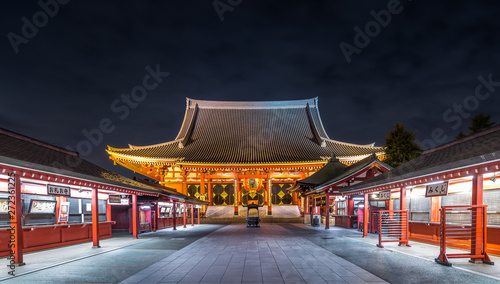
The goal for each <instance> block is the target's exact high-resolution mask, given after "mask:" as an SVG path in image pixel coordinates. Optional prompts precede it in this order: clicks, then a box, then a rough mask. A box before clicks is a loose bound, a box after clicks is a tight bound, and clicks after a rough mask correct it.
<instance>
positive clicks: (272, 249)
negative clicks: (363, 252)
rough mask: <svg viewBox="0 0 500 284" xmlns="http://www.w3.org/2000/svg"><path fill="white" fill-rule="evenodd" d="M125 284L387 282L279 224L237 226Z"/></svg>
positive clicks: (199, 242) (202, 239) (203, 241)
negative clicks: (257, 226)
mask: <svg viewBox="0 0 500 284" xmlns="http://www.w3.org/2000/svg"><path fill="white" fill-rule="evenodd" d="M121 283H387V282H385V281H384V280H382V279H380V278H378V277H377V276H375V275H373V274H371V273H369V272H367V271H365V270H364V269H361V268H359V267H358V266H356V265H354V264H352V263H350V262H349V261H346V260H344V259H342V258H340V257H338V256H336V255H335V254H333V253H331V252H328V251H326V250H324V249H323V248H321V247H319V246H317V245H315V244H313V243H312V242H310V241H308V240H306V239H304V238H301V237H297V236H296V235H295V234H294V232H293V231H290V230H287V229H285V228H283V227H282V226H279V225H271V224H265V225H262V226H261V228H249V229H247V228H246V225H244V224H233V225H229V226H226V227H224V228H222V229H219V230H217V231H215V232H213V233H211V234H209V235H208V236H205V237H203V238H201V239H199V240H198V241H196V242H194V243H192V244H190V245H188V246H187V247H185V248H184V249H182V250H180V251H178V252H176V253H173V254H172V255H170V256H168V257H167V258H165V259H163V260H161V261H159V262H157V263H155V264H154V265H151V266H150V267H148V268H146V269H144V270H143V271H141V272H139V273H137V274H135V275H134V276H132V277H130V278H127V279H126V280H124V281H123V282H121Z"/></svg>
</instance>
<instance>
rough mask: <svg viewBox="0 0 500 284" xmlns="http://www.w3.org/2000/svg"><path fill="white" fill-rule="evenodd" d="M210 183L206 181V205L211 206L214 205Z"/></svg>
mask: <svg viewBox="0 0 500 284" xmlns="http://www.w3.org/2000/svg"><path fill="white" fill-rule="evenodd" d="M212 196H213V195H212V181H211V180H210V179H209V180H208V205H209V206H212V205H214V204H213V202H212Z"/></svg>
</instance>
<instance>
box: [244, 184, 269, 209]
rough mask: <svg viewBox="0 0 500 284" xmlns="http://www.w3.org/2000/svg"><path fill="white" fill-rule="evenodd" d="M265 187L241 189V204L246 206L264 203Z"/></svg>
mask: <svg viewBox="0 0 500 284" xmlns="http://www.w3.org/2000/svg"><path fill="white" fill-rule="evenodd" d="M264 194H265V189H264V188H263V187H262V188H261V189H259V190H245V189H242V190H241V204H242V205H243V206H247V205H248V204H257V205H264Z"/></svg>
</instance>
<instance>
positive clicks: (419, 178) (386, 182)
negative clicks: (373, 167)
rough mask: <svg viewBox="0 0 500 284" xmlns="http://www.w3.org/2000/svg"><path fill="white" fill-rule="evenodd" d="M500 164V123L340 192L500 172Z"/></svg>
mask: <svg viewBox="0 0 500 284" xmlns="http://www.w3.org/2000/svg"><path fill="white" fill-rule="evenodd" d="M499 163H500V125H499V126H495V127H492V128H490V129H487V130H484V131H481V132H478V133H475V134H472V135H470V136H467V137H465V138H462V139H460V140H456V141H453V142H450V143H447V144H444V145H441V146H438V147H435V148H432V149H429V150H426V151H424V152H423V153H422V154H421V155H420V156H419V157H417V158H415V159H413V160H411V161H409V162H407V163H405V164H403V165H401V166H399V167H397V168H394V169H392V170H390V171H388V172H385V173H384V174H381V175H379V176H376V177H374V178H371V179H369V180H366V181H364V182H361V183H358V184H356V185H352V186H349V187H345V188H342V189H340V192H342V193H346V194H347V193H349V194H353V193H360V192H362V191H363V190H366V189H370V190H372V191H373V190H377V191H378V190H385V189H390V188H398V187H403V186H411V185H415V184H421V183H426V182H431V181H433V182H435V181H439V180H447V179H450V178H457V177H465V176H467V175H473V174H477V173H484V172H491V171H498V170H499ZM426 178H428V180H427V181H426V180H425V179H426ZM431 178H432V180H431Z"/></svg>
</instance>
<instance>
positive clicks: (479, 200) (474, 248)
mask: <svg viewBox="0 0 500 284" xmlns="http://www.w3.org/2000/svg"><path fill="white" fill-rule="evenodd" d="M471 205H483V175H482V174H476V175H474V176H473V177H472V204H471ZM484 214H486V212H484ZM479 219H481V220H482V219H483V215H482V214H481V210H480V209H479V208H477V209H472V235H471V254H472V255H481V254H482V238H481V233H482V232H483V227H482V225H483V224H482V221H478V220H479ZM484 226H486V224H484ZM475 260H480V259H477V258H471V261H475Z"/></svg>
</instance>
